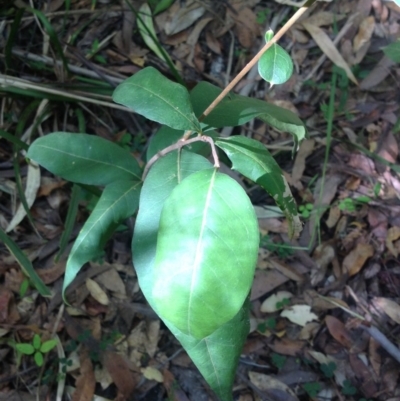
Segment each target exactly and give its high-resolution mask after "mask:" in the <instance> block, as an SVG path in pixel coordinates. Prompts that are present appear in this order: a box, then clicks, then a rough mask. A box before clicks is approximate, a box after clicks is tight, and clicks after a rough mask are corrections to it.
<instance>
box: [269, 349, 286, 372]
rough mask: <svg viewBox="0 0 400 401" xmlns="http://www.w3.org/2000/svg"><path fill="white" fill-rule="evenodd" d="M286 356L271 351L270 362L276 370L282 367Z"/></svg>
mask: <svg viewBox="0 0 400 401" xmlns="http://www.w3.org/2000/svg"><path fill="white" fill-rule="evenodd" d="M286 360H287V358H286V357H285V356H284V355H280V354H277V353H275V352H273V353H272V354H271V362H272V363H273V365H274V366H276V368H277V369H278V370H280V369H282V368H283V366H284V365H285V363H286Z"/></svg>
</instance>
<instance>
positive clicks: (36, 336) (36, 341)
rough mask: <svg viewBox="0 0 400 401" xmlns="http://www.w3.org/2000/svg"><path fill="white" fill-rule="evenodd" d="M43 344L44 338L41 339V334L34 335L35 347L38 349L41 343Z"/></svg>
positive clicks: (33, 343)
mask: <svg viewBox="0 0 400 401" xmlns="http://www.w3.org/2000/svg"><path fill="white" fill-rule="evenodd" d="M41 344H42V340H41V339H40V336H39V334H35V335H34V336H33V340H32V345H33V347H34V348H35V349H36V350H38V349H39V348H40V345H41Z"/></svg>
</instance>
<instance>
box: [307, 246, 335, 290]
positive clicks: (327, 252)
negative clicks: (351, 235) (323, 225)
mask: <svg viewBox="0 0 400 401" xmlns="http://www.w3.org/2000/svg"><path fill="white" fill-rule="evenodd" d="M335 256H336V251H335V248H334V247H333V246H332V245H331V244H330V243H328V242H325V243H322V244H320V245H318V246H317V247H316V248H315V251H314V253H313V260H314V262H315V265H316V266H317V268H316V269H312V270H311V284H312V285H316V284H318V283H319V282H321V281H322V280H323V279H324V278H325V274H326V271H327V269H328V266H329V264H330V263H331V262H332V261H333V259H334V258H335Z"/></svg>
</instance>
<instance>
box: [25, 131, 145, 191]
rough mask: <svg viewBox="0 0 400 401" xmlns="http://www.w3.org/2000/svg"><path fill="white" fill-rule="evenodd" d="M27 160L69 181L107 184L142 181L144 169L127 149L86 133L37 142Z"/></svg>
mask: <svg viewBox="0 0 400 401" xmlns="http://www.w3.org/2000/svg"><path fill="white" fill-rule="evenodd" d="M27 157H29V158H30V159H32V160H34V161H36V162H37V163H39V164H40V165H41V166H43V167H44V168H46V169H47V170H49V171H50V172H52V173H53V174H55V175H58V176H60V177H62V178H64V179H66V180H68V181H72V182H76V183H80V184H88V185H102V186H103V185H108V184H110V183H112V182H114V181H117V180H133V181H135V180H137V181H139V180H140V179H141V169H140V167H139V165H138V163H137V161H136V160H135V158H134V157H133V156H132V155H131V154H130V153H129V152H128V151H127V150H125V149H123V148H121V147H120V146H118V145H116V144H115V143H113V142H110V141H107V140H106V139H103V138H100V137H97V136H94V135H87V134H70V133H67V132H55V133H52V134H49V135H46V136H43V137H41V138H38V139H36V140H35V141H34V142H33V143H32V145H31V146H30V147H29V150H28V153H27Z"/></svg>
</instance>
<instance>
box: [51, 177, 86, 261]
mask: <svg viewBox="0 0 400 401" xmlns="http://www.w3.org/2000/svg"><path fill="white" fill-rule="evenodd" d="M81 195H82V190H81V187H80V186H79V185H77V184H74V185H73V187H72V192H71V198H70V200H69V206H68V212H67V217H66V218H65V224H64V231H63V233H62V235H61V239H60V250H59V251H58V253H57V255H56V257H55V261H56V262H58V260H59V259H60V257H61V256H62V254H63V253H64V251H65V248H66V247H67V245H68V241H69V239H70V237H71V233H72V230H73V228H74V224H75V220H76V215H77V214H78V206H79V201H80V200H81V198H82V197H81Z"/></svg>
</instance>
